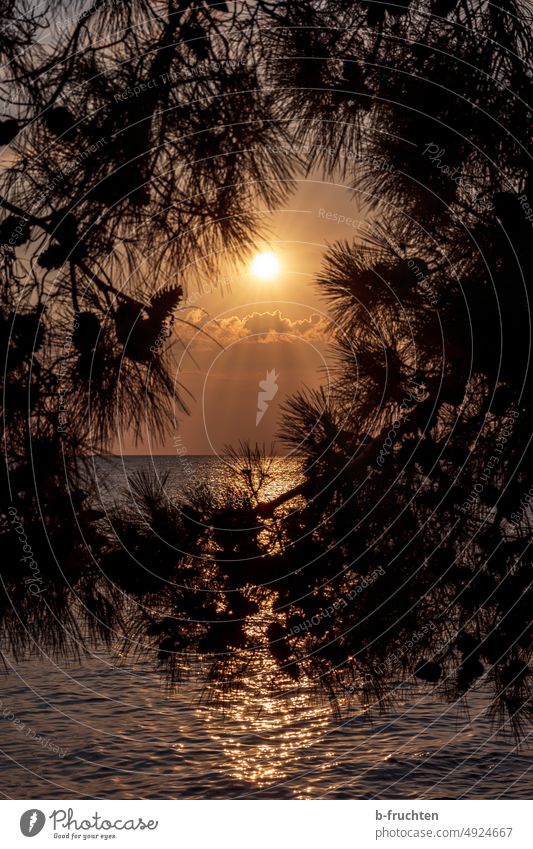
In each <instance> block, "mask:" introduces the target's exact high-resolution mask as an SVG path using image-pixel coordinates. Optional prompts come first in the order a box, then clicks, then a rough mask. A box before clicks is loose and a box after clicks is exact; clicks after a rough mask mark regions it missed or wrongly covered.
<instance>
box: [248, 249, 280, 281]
mask: <svg viewBox="0 0 533 849" xmlns="http://www.w3.org/2000/svg"><path fill="white" fill-rule="evenodd" d="M250 271H251V273H252V274H253V275H254V276H255V277H260V278H261V280H272V278H273V277H276V275H277V274H278V272H279V259H278V258H277V256H276V254H274V253H272V251H262V252H261V253H259V254H256V255H255V256H254V258H253V260H252V262H251V265H250Z"/></svg>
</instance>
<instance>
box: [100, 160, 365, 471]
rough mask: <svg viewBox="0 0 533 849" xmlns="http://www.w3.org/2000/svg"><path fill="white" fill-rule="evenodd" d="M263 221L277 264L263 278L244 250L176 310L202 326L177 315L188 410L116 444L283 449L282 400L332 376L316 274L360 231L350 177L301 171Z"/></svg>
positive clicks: (149, 450)
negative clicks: (332, 248) (237, 261)
mask: <svg viewBox="0 0 533 849" xmlns="http://www.w3.org/2000/svg"><path fill="white" fill-rule="evenodd" d="M335 216H336V217H335ZM343 216H344V218H345V220H344V221H343V220H342V217H343ZM339 219H341V220H339ZM267 224H268V229H269V231H270V234H271V235H270V237H269V238H268V240H265V241H263V242H259V243H258V244H257V251H256V252H255V253H258V254H261V253H264V252H271V253H272V254H274V255H275V257H276V258H277V261H278V263H279V273H277V274H276V275H275V276H274V277H272V278H270V279H261V278H260V277H258V276H257V275H256V274H254V272H253V270H251V268H250V265H251V262H250V260H247V261H246V262H244V263H243V264H242V266H241V267H240V268H238V269H237V270H235V269H232V270H231V271H228V272H227V273H225V272H224V270H222V272H221V274H220V277H219V278H217V279H213V280H210V281H206V282H205V284H204V286H203V288H204V293H203V294H201V293H199V292H198V291H196V290H195V288H194V286H193V287H191V290H190V291H189V292H188V298H189V301H190V304H189V306H188V309H187V311H183V312H180V316H182V317H184V318H186V319H187V320H188V321H191V322H193V323H194V324H196V325H198V326H202V327H203V331H194V330H192V329H190V328H187V327H186V326H184V325H183V324H182V323H177V324H176V326H175V332H174V337H173V343H174V344H173V348H174V351H175V359H176V367H175V375H174V377H175V385H176V388H178V387H179V386H180V385H181V387H184V388H185V390H186V391H185V393H184V392H183V388H182V390H181V391H182V394H183V395H184V397H185V399H186V402H187V404H188V406H189V409H190V415H188V416H187V415H183V414H182V413H179V411H178V410H176V418H175V423H174V426H173V427H172V428H170V429H169V431H168V433H167V434H166V435H165V438H164V439H163V440H162V441H161V440H156V439H155V437H154V435H153V434H150V433H145V434H144V435H143V438H142V441H140V442H139V443H138V444H135V443H134V440H133V439H132V436H131V434H129V433H125V434H123V435H122V438H121V439H120V440H119V441H118V443H117V444H116V445H115V446H114V451H115V452H116V453H124V454H170V455H172V454H175V453H176V452H178V453H180V454H219V453H221V452H223V450H224V447H225V446H226V445H234V446H236V445H237V444H238V443H239V441H243V440H247V441H249V442H250V443H251V444H252V445H254V444H255V443H258V444H260V445H261V444H264V445H265V446H266V448H267V449H268V450H269V451H270V448H271V446H273V453H285V451H286V449H285V448H284V446H283V445H282V444H281V443H280V442H279V440H277V439H276V433H277V431H278V428H279V424H280V415H281V412H282V405H283V403H284V402H285V401H286V400H287V398H288V397H289V396H291V395H292V394H293V393H294V392H296V391H298V390H301V389H303V388H304V387H318V386H320V385H321V384H327V382H328V372H329V373H330V368H331V360H332V358H331V347H330V344H331V333H332V330H334V326H333V324H332V322H331V319H330V317H329V315H328V311H327V304H326V303H325V302H324V301H323V300H322V299H321V297H320V293H319V291H318V287H317V286H316V283H315V278H316V275H317V274H318V272H319V271H320V268H321V264H322V259H323V255H324V253H325V251H326V249H327V247H328V245H331V244H333V243H334V242H336V241H338V240H348V241H350V242H351V241H353V240H354V239H356V238H357V235H358V232H359V235H360V228H361V227H362V226H363V225H364V213H363V211H362V209H361V207H360V205H359V204H358V202H357V199H354V196H353V193H352V192H351V191H350V189H349V187H347V186H346V185H344V184H341V183H337V184H336V183H331V182H329V183H326V182H324V181H323V180H322V179H321V177H320V176H318V175H316V176H311V177H309V178H307V179H304V180H301V181H300V182H299V184H298V186H297V189H296V191H295V192H294V194H293V195H292V196H291V197H289V198H288V199H287V203H286V205H285V207H284V208H281V209H278V210H275V211H274V212H272V213H271V214H270V217H269V219H268V220H267ZM252 258H253V257H252ZM209 290H210V291H209ZM213 340H216V342H215V341H213ZM265 381H266V383H263V384H262V385H260V383H261V382H265ZM260 393H262V398H263V401H262V403H261V409H258V402H259V401H260V400H261V399H260V398H259V394H260ZM258 413H260V415H258Z"/></svg>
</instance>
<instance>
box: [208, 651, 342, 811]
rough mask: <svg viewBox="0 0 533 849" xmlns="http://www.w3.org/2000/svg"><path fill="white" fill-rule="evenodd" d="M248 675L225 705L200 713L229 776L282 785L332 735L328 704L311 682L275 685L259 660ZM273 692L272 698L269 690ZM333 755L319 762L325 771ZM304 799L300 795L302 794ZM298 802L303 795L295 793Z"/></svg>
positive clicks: (269, 664)
mask: <svg viewBox="0 0 533 849" xmlns="http://www.w3.org/2000/svg"><path fill="white" fill-rule="evenodd" d="M255 666H256V668H255V669H254V673H253V674H250V676H249V677H248V678H247V679H246V681H244V682H243V683H242V685H241V686H240V687H239V688H238V689H235V690H233V691H232V693H231V695H230V696H229V697H228V701H227V702H214V703H211V704H210V705H209V706H208V707H207V709H206V710H205V711H203V712H202V718H203V721H204V722H205V723H206V728H207V732H208V734H209V736H210V738H211V739H212V740H213V741H214V742H216V743H217V744H219V745H220V747H221V750H222V751H223V753H224V755H225V757H226V758H227V770H228V774H229V776H230V777H231V778H232V779H233V780H236V781H240V782H245V783H247V784H251V785H254V786H255V787H257V788H264V787H268V786H270V785H273V784H276V783H279V782H283V780H284V779H285V778H287V777H288V775H289V771H291V772H292V771H293V770H294V768H295V766H296V765H297V763H298V761H300V760H302V759H303V758H306V759H307V758H308V757H309V753H310V750H312V748H313V747H315V746H318V745H321V746H322V748H321V758H323V756H324V748H323V745H324V739H325V737H326V735H327V734H328V732H329V731H331V730H332V712H331V705H329V704H327V703H325V701H324V700H323V699H320V698H319V697H318V696H317V695H316V694H315V692H314V690H313V686H312V685H311V683H308V684H305V683H302V684H301V685H299V686H298V690H297V691H296V690H295V689H294V682H293V681H292V680H291V679H290V678H289V677H287V678H286V679H285V681H283V682H282V681H280V674H279V669H278V668H277V667H276V666H275V664H274V662H273V661H272V660H271V659H269V658H268V657H267V656H265V655H263V656H262V657H261V659H260V662H257V663H256V664H255ZM275 684H276V686H277V693H278V694H279V695H276V696H274V695H273V693H274V692H275V689H274V685H275ZM333 757H334V754H333V752H327V753H326V757H325V758H324V759H323V761H322V762H323V764H324V768H327V767H329V766H330V760H329V759H330V758H333ZM303 792H304V794H305V790H303ZM298 796H299V798H307V795H302V794H301V793H299V794H298Z"/></svg>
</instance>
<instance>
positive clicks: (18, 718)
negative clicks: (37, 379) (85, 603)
mask: <svg viewBox="0 0 533 849" xmlns="http://www.w3.org/2000/svg"><path fill="white" fill-rule="evenodd" d="M94 468H95V472H96V474H97V477H98V484H99V493H100V495H99V498H100V500H101V503H102V504H103V505H106V504H107V505H110V504H112V503H114V502H116V501H117V499H118V500H120V499H122V498H127V497H128V479H129V477H130V476H131V475H132V474H133V473H134V472H137V471H139V470H141V469H152V471H155V472H156V473H157V474H158V475H160V476H161V478H162V479H163V476H164V475H165V473H168V479H167V482H166V486H167V488H168V492H169V497H172V496H173V495H177V494H179V492H180V491H183V490H186V489H187V488H190V487H191V486H192V485H193V484H194V483H198V482H202V481H203V482H207V483H209V484H210V485H211V486H213V487H215V488H216V487H219V488H220V490H221V492H222V491H223V488H224V486H225V484H226V483H227V482H228V480H229V476H231V475H232V474H233V472H232V471H231V469H230V468H229V467H228V465H227V463H226V462H225V461H223V460H221V459H220V458H211V457H141V456H136V457H120V458H118V457H117V458H114V457H108V458H104V459H102V458H99V459H98V460H97V461H95V466H94ZM273 469H274V471H275V472H276V474H275V475H274V477H273V479H272V481H271V482H270V483H269V484H268V486H269V488H270V489H269V492H268V493H267V495H268V496H269V497H272V496H274V495H276V494H279V493H280V492H281V491H283V489H288V488H289V487H290V486H292V485H293V483H294V481H295V479H296V476H297V471H298V470H297V465H296V464H295V461H293V460H290V459H288V460H287V459H285V458H276V460H275V461H274V463H273ZM5 657H6V662H7V669H6V670H5V671H4V672H3V673H0V731H1V745H0V750H1V756H0V796H1V797H3V798H14V799H30V798H31V799H38V798H43V799H54V798H57V799H65V798H68V799H93V798H94V799H114V798H116V799H417V798H418V799H462V798H465V799H499V798H507V799H520V798H522V799H523V798H531V794H532V791H533V748H532V746H531V737H530V732H529V729H525V730H524V733H523V735H522V737H521V738H520V739H519V740H518V739H517V738H516V737H515V736H514V734H513V733H511V731H510V729H509V728H508V726H507V725H506V724H505V723H504V722H503V720H502V718H501V716H500V717H499V716H498V715H496V714H494V712H493V711H492V709H491V703H490V700H489V697H488V693H487V692H485V691H484V689H483V686H480V688H479V689H478V690H477V691H476V692H475V693H473V694H471V695H469V697H468V698H462V699H460V700H459V701H453V700H450V698H449V697H447V696H446V694H445V692H444V691H443V688H442V687H440V688H439V690H438V692H436V691H433V690H432V689H431V688H429V687H428V686H427V685H422V684H418V683H412V682H411V683H409V682H408V683H405V682H398V689H397V691H396V692H395V693H394V694H393V697H392V698H391V699H390V700H389V701H388V703H387V704H386V705H382V706H379V707H378V706H375V705H368V704H365V703H364V702H363V701H361V700H359V699H353V700H352V701H350V702H349V703H346V704H342V705H339V706H338V708H337V709H336V710H334V709H333V707H332V705H331V704H330V703H329V702H328V701H327V700H325V699H324V698H321V697H320V696H319V695H318V694H317V693H316V691H315V690H314V689H312V688H311V687H309V688H307V689H306V688H305V687H302V688H300V689H298V691H295V690H294V688H291V687H287V688H285V689H283V690H279V689H278V690H276V689H273V688H272V687H271V686H269V670H268V669H267V670H265V674H264V675H257V676H251V677H250V679H248V680H246V681H245V682H243V684H242V685H241V686H240V687H238V688H236V689H234V690H232V691H231V692H229V693H226V694H225V695H224V697H223V698H217V699H214V698H213V696H212V692H211V690H210V688H209V687H208V686H207V685H206V682H205V681H203V680H201V678H198V677H196V678H195V680H193V681H186V682H182V683H179V684H177V685H176V686H174V687H169V684H168V681H167V680H166V679H165V678H163V677H161V675H160V673H159V672H158V670H157V669H156V668H155V665H154V663H153V661H152V660H151V659H150V658H148V657H147V658H146V659H143V658H139V659H137V660H135V661H132V660H131V659H128V658H126V657H124V656H123V655H122V654H121V651H120V648H119V646H117V647H116V648H107V649H103V648H102V649H100V650H98V651H96V650H94V651H91V652H90V653H89V654H88V655H87V656H85V657H83V659H82V660H79V659H76V658H75V657H74V656H73V657H72V658H69V657H64V658H62V659H61V660H58V659H57V657H56V658H54V657H53V656H51V655H50V654H47V652H46V651H45V650H44V649H42V653H41V656H40V657H39V658H31V659H26V660H22V661H20V660H19V661H15V659H14V658H13V657H11V656H10V655H9V653H6V655H5Z"/></svg>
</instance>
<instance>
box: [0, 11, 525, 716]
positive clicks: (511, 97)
mask: <svg viewBox="0 0 533 849" xmlns="http://www.w3.org/2000/svg"><path fill="white" fill-rule="evenodd" d="M21 8H22V4H20V6H19V4H17V3H15V4H14V5H13V4H10V5H9V7H8V6H7V4H3V9H2V16H3V23H4V26H3V30H2V33H3V34H2V36H1V39H2V40H1V43H0V47H1V51H2V54H3V60H4V63H5V64H4V67H3V72H2V73H3V76H2V82H1V91H2V94H3V97H4V102H5V105H4V106H3V114H2V115H1V116H0V142H1V143H2V144H4V145H6V147H5V148H4V170H3V172H2V186H1V188H0V195H1V197H2V220H1V221H0V236H1V240H2V242H3V248H2V284H3V286H2V319H1V321H2V324H1V327H2V339H3V350H4V357H5V370H4V377H5V387H4V395H3V407H4V423H5V424H4V427H5V433H4V445H5V475H6V477H5V485H4V496H3V502H4V507H3V514H4V524H3V532H2V540H3V543H4V550H5V551H6V552H7V554H8V555H9V556H8V558H7V560H6V561H5V562H6V568H5V572H4V574H3V581H4V588H5V590H6V592H5V596H4V600H3V610H2V617H3V623H4V629H5V631H6V633H7V634H8V635H9V637H10V640H11V645H13V646H14V647H15V648H16V649H18V650H19V651H20V652H23V651H25V650H27V649H29V648H31V646H32V641H37V642H39V643H41V642H42V641H43V640H44V639H45V638H48V640H49V641H51V643H52V644H53V645H54V646H55V647H56V648H59V647H60V646H61V645H62V644H63V642H64V635H65V633H66V632H68V631H71V632H72V633H74V632H76V633H78V632H79V634H80V636H81V635H82V634H83V633H84V628H85V627H86V626H85V625H84V622H86V623H87V625H89V626H90V627H92V628H93V630H94V627H95V626H94V623H95V622H96V623H98V628H97V630H98V631H99V632H100V633H101V635H102V636H104V637H106V638H107V639H109V640H114V639H115V638H116V637H117V636H118V635H121V634H122V635H124V634H126V636H127V640H128V641H131V642H132V643H133V644H135V643H136V642H137V641H138V642H139V643H141V644H143V645H146V643H147V642H148V644H149V645H150V646H153V649H154V651H155V652H156V653H157V654H158V658H159V661H160V662H161V664H162V666H163V667H164V668H168V669H169V671H170V672H171V674H172V675H173V676H174V678H179V677H180V676H182V675H185V674H186V673H187V672H188V671H190V669H191V667H192V666H193V665H194V664H195V663H197V662H198V663H200V664H202V663H203V664H206V665H207V666H208V667H209V669H210V676H211V678H212V680H213V681H214V682H216V683H218V684H221V683H222V684H223V685H226V684H228V685H229V684H231V683H232V682H236V681H239V680H240V679H241V678H242V677H243V676H246V675H247V674H251V673H252V672H253V670H254V669H255V668H256V664H257V663H258V662H259V661H258V659H259V660H261V659H262V662H264V660H265V658H267V659H268V662H269V663H271V664H275V665H276V666H277V667H278V669H279V679H280V682H285V685H286V686H290V687H293V686H295V687H296V686H298V684H299V683H300V682H302V681H303V680H306V679H308V678H311V679H313V680H316V681H317V682H318V683H319V684H320V686H321V687H323V688H324V689H325V690H326V691H327V692H328V693H329V694H330V695H331V696H332V697H335V696H338V695H339V694H344V693H351V692H356V691H357V692H361V693H362V695H363V697H364V698H365V699H366V698H369V697H378V698H380V697H381V696H382V695H383V694H384V693H386V692H387V690H388V688H389V687H390V686H392V684H393V682H395V681H396V680H398V678H402V677H406V678H408V677H409V676H414V677H415V678H416V679H417V680H421V681H424V682H426V683H427V684H428V685H434V686H436V687H437V688H439V689H440V690H441V691H443V692H446V693H451V694H455V695H457V694H461V693H464V692H466V691H468V690H469V689H470V688H472V687H474V686H476V685H477V684H478V682H479V681H480V680H483V681H484V682H486V681H489V682H490V684H491V686H492V688H493V691H494V694H495V703H496V704H500V705H503V706H505V707H506V709H507V710H508V712H509V714H510V716H511V717H512V718H513V719H514V721H516V722H518V721H519V719H524V718H525V717H526V716H527V714H528V711H529V702H528V700H529V697H530V686H531V685H530V674H529V666H528V664H529V662H530V659H531V648H532V633H531V607H532V589H531V569H530V565H531V548H530V541H531V515H532V514H531V511H530V508H529V506H528V504H529V502H528V501H527V497H529V496H528V493H531V492H533V467H532V464H531V452H530V447H529V446H530V440H531V421H532V420H533V409H532V400H533V398H532V386H531V369H530V364H529V360H530V350H531V311H530V298H531V291H530V289H531V286H530V280H531V279H532V273H533V250H532V246H533V230H532V229H531V228H532V226H533V220H531V218H533V213H532V209H533V192H532V191H531V187H532V176H533V171H532V162H531V154H530V149H529V145H530V139H531V129H532V114H531V108H530V100H531V93H532V85H533V83H532V77H531V68H530V65H529V62H530V57H531V55H532V46H533V44H532V42H533V39H532V30H531V17H530V10H529V6H528V4H526V3H522V2H512V0H511V2H505V3H504V2H501V3H499V4H493V3H488V2H473V0H459V2H455V0H431V2H423V3H416V4H415V3H414V2H409V0H406V2H397V3H394V4H392V3H382V2H366V0H365V2H363V0H361V2H345V0H325V2H321V3H313V2H306V0H302V2H299V1H298V2H294V1H293V0H290V2H286V3H285V2H269V1H268V0H258V2H251V0H250V2H244V3H239V4H233V3H227V4H226V3H223V2H221V3H210V2H203V3H199V4H192V3H189V2H180V3H173V2H168V3H163V2H161V3H159V2H155V0H154V2H145V0H139V2H116V3H112V4H109V5H106V4H105V3H101V4H99V3H96V4H94V5H93V6H92V7H91V9H90V10H89V11H88V13H87V14H86V15H82V12H83V7H82V6H78V5H77V4H60V3H57V4H55V5H54V6H51V7H50V10H49V11H48V12H47V13H46V15H44V14H43V15H42V16H37V15H35V16H34V17H32V16H31V15H30V16H29V17H26V18H24V20H22V17H21V15H22V13H21V11H20V9H21ZM67 15H68V16H69V22H68V23H65V22H64V19H65V17H66V16H67ZM13 92H14V93H13ZM317 168H319V169H322V170H323V172H324V174H325V175H326V176H331V175H333V174H336V175H340V177H341V178H342V179H343V180H345V181H346V182H347V183H348V185H350V186H352V187H353V192H354V195H355V196H356V197H357V198H358V199H359V201H360V203H361V205H362V206H363V207H364V208H365V209H366V211H367V215H368V232H367V235H366V238H365V239H364V240H363V241H362V242H361V240H359V241H358V242H356V243H353V244H352V243H348V242H342V243H338V244H335V245H333V246H331V247H330V248H329V250H328V252H327V254H326V256H325V258H324V263H323V267H322V269H321V270H320V272H319V273H318V276H317V286H318V288H319V291H320V292H321V293H322V294H323V296H324V298H325V300H326V302H327V304H328V306H329V309H330V311H331V314H332V315H333V317H334V319H335V321H336V323H337V328H338V330H337V334H336V338H335V339H334V340H333V341H334V343H335V347H336V371H335V375H334V380H333V383H332V384H331V385H330V386H328V387H327V391H326V388H325V389H324V390H323V391H319V392H316V391H315V392H311V391H305V390H304V391H302V392H301V394H300V395H299V396H297V397H295V398H293V399H292V400H291V401H290V402H289V404H288V406H287V409H286V410H285V417H284V424H283V427H282V432H281V434H280V437H281V439H282V440H283V441H284V442H285V443H286V444H287V445H288V446H289V447H290V448H291V449H294V450H295V452H296V454H297V456H298V457H299V458H300V459H301V481H300V483H299V484H298V485H297V486H295V488H294V490H292V491H291V492H290V493H288V494H286V495H285V496H283V497H280V498H278V499H276V500H275V501H271V502H265V500H264V499H263V497H262V489H263V485H264V483H265V482H266V481H267V480H268V479H269V474H271V471H270V470H269V468H268V459H267V458H266V457H265V455H264V453H263V452H261V450H259V449H255V450H254V449H250V448H246V447H245V446H241V448H240V449H236V450H234V451H233V453H231V452H230V455H229V458H228V461H229V462H231V463H233V464H234V468H235V484H234V486H233V488H232V490H231V491H228V492H227V493H226V494H225V496H224V497H221V496H220V494H217V495H215V494H214V493H211V492H209V491H208V490H205V489H202V490H199V491H198V492H196V493H192V494H191V495H190V497H189V498H188V499H186V500H185V499H184V500H183V503H169V501H168V498H167V496H166V494H165V491H164V481H159V482H158V481H150V480H148V479H145V478H142V477H140V478H137V479H135V480H134V481H133V482H132V485H133V486H134V490H135V495H136V502H137V503H136V504H135V505H134V506H132V507H131V508H130V509H129V510H126V509H125V508H124V507H121V508H117V511H116V515H114V516H112V517H110V518H107V519H105V520H103V518H102V517H101V516H99V515H95V511H94V510H93V509H91V507H90V502H89V500H88V499H89V496H90V494H91V493H90V491H89V489H88V484H87V481H86V477H84V475H83V474H82V473H81V471H80V469H79V464H78V465H76V461H75V458H76V456H77V455H79V454H82V453H84V452H88V451H100V450H104V449H105V448H106V446H108V445H109V441H110V439H111V438H112V437H113V435H114V434H115V433H116V432H119V431H120V430H121V429H123V428H124V427H126V426H131V427H133V428H135V429H137V430H140V428H141V426H142V424H143V422H144V421H147V422H148V425H149V426H150V427H151V428H152V429H155V430H157V431H159V432H160V433H161V432H163V431H164V429H165V426H166V424H167V422H168V421H169V417H170V416H171V415H172V412H173V409H172V403H173V401H174V403H176V401H177V403H178V406H181V409H182V411H183V412H185V410H186V407H187V404H186V398H185V397H183V395H181V396H180V397H178V398H177V399H176V397H175V393H174V388H173V384H172V380H171V378H170V368H171V363H172V360H171V356H170V351H169V346H168V345H167V344H166V343H165V344H163V345H161V344H159V343H158V340H159V339H160V338H161V333H162V330H164V329H165V328H167V327H168V326H171V325H172V324H173V323H174V322H176V329H177V332H178V334H179V315H180V304H181V303H182V301H183V296H184V292H185V291H186V290H187V288H188V287H191V286H194V282H195V280H197V279H198V276H201V275H205V274H210V273H214V272H215V270H216V267H217V262H218V260H219V258H220V257H224V259H225V260H226V261H227V258H228V257H230V258H231V257H241V256H243V255H244V254H245V253H246V251H247V250H248V249H249V248H250V247H251V246H252V245H253V244H254V241H255V239H256V238H257V236H258V235H259V234H260V232H262V230H261V228H262V220H263V217H264V216H263V211H264V209H265V207H266V208H267V209H273V208H275V207H276V206H277V205H279V204H280V203H283V201H284V199H285V198H286V197H287V196H288V194H289V193H290V191H291V188H292V180H293V178H294V177H296V176H301V175H304V174H305V173H308V172H309V171H311V169H317ZM317 271H318V270H317ZM62 409H64V410H65V411H66V412H65V414H64V415H63V412H62ZM63 419H65V421H64V422H63ZM65 479H67V480H68V481H70V487H71V488H70V490H69V489H65ZM10 504H11V505H14V507H15V508H16V509H17V511H18V514H19V515H20V516H21V517H23V520H24V524H25V527H26V528H27V532H28V536H31V539H32V545H33V546H34V548H35V551H38V552H39V562H40V563H41V564H42V569H43V571H44V572H45V574H46V579H47V581H48V583H49V586H51V587H54V590H53V592H50V593H49V594H48V596H47V597H46V599H40V598H38V597H36V598H34V597H30V596H29V595H28V593H27V592H25V590H24V588H23V587H22V586H21V584H20V564H19V562H18V541H17V540H16V539H14V536H13V533H12V530H11V528H10V521H11V520H10V518H9V514H8V512H7V509H8V506H9V505H10ZM10 558H11V559H10ZM125 598H127V599H129V601H128V602H127V603H126V602H125V601H124V599H125ZM82 614H84V615H82ZM19 616H22V617H23V621H24V623H25V624H24V629H21V627H20V623H19V619H18V617H19ZM58 623H59V624H58Z"/></svg>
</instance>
